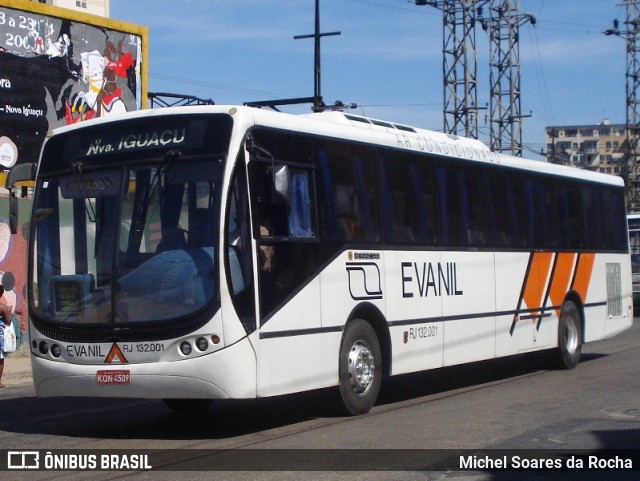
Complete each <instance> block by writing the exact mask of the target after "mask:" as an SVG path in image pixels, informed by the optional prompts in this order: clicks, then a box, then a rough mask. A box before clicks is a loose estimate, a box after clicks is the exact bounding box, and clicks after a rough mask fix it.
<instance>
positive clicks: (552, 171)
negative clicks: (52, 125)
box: [51, 105, 624, 186]
mask: <svg viewBox="0 0 640 481" xmlns="http://www.w3.org/2000/svg"><path fill="white" fill-rule="evenodd" d="M196 113H200V114H206V113H226V114H230V115H232V116H233V117H234V119H235V123H236V125H238V126H239V127H240V129H241V130H248V129H250V128H252V127H255V126H265V127H272V128H277V129H282V130H290V131H296V132H301V133H308V134H317V135H320V136H325V137H332V138H338V139H344V140H349V141H354V142H363V143H370V144H376V145H380V146H386V147H390V148H400V149H404V150H409V151H415V152H422V153H428V154H433V155H438V156H444V157H451V158H457V159H463V160H469V161H478V162H483V163H490V164H499V165H503V166H505V167H511V168H515V169H522V170H528V171H535V172H539V173H545V174H549V175H559V176H567V177H574V178H577V179H582V180H586V181H592V182H600V183H607V184H611V185H617V186H624V181H623V180H622V178H621V177H619V176H614V175H609V174H603V173H599V172H593V171H588V170H583V169H578V168H575V167H567V166H561V165H557V164H550V163H548V162H544V161H535V160H530V159H523V158H521V157H514V156H510V155H505V154H501V153H497V152H493V151H491V150H490V149H489V148H488V147H487V146H486V145H485V144H484V143H483V142H481V141H480V140H477V139H470V138H466V137H460V136H457V135H452V134H445V133H443V132H437V131H433V130H427V129H421V128H417V127H412V126H408V125H404V124H399V123H396V122H389V121H384V120H378V119H371V118H368V117H363V116H358V115H352V114H349V113H344V112H320V113H311V114H302V115H295V114H289V113H283V112H276V111H272V110H267V109H260V108H256V107H248V106H234V105H206V106H188V107H167V108H162V109H148V110H139V111H135V112H129V113H126V114H122V115H113V116H107V117H101V118H98V119H94V120H88V121H85V122H80V123H77V124H74V125H70V126H66V127H61V128H58V129H55V130H54V131H53V132H52V133H51V134H52V135H57V134H59V133H63V132H68V131H70V130H75V129H78V128H82V127H83V126H89V125H99V124H106V123H110V122H117V121H122V120H124V119H127V118H144V117H161V116H165V115H186V114H196Z"/></svg>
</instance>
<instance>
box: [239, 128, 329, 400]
mask: <svg viewBox="0 0 640 481" xmlns="http://www.w3.org/2000/svg"><path fill="white" fill-rule="evenodd" d="M274 138H277V136H274ZM271 141H272V139H271V138H270V137H268V136H265V137H262V136H260V135H258V134H257V133H256V142H257V143H259V144H260V146H261V148H262V150H261V151H260V152H258V153H254V155H253V156H252V157H251V161H250V163H249V176H250V181H249V185H250V192H251V208H252V231H253V238H254V241H255V251H254V255H255V259H256V270H255V272H256V275H257V279H258V283H257V286H258V293H257V294H258V296H257V297H258V304H257V305H258V330H259V344H258V346H257V347H256V352H257V357H258V395H259V396H273V395H278V394H284V393H290V392H296V391H302V390H308V389H315V388H318V387H323V386H326V385H327V384H328V383H329V380H328V379H329V377H328V374H327V371H328V370H327V369H326V363H323V362H319V361H318V360H321V359H322V354H323V350H322V349H321V343H320V342H318V337H319V336H318V335H317V334H314V331H315V330H317V329H318V328H320V325H321V319H320V311H321V309H320V280H319V278H318V277H317V276H316V273H317V272H316V271H317V266H318V241H317V233H316V227H315V215H314V211H313V209H314V205H313V204H314V203H313V184H314V174H313V170H312V169H311V168H306V166H305V165H301V164H300V163H296V164H293V163H290V162H289V161H288V160H278V159H277V158H276V156H278V153H277V148H278V146H279V145H286V141H284V140H282V141H280V142H274V143H273V144H271V143H268V142H271ZM267 149H268V150H267ZM267 153H271V155H273V158H270V157H269V156H267V158H266V159H264V158H262V156H263V155H266V154H267Z"/></svg>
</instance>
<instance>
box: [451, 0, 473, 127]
mask: <svg viewBox="0 0 640 481" xmlns="http://www.w3.org/2000/svg"><path fill="white" fill-rule="evenodd" d="M475 3H476V1H475V0H444V1H443V2H442V53H443V63H442V69H443V72H442V73H443V81H444V98H443V106H444V109H443V116H444V131H445V132H447V133H450V134H461V135H464V136H466V137H472V138H474V139H477V138H478V81H477V69H478V67H477V57H476V30H475V24H476V21H475V8H474V4H475Z"/></svg>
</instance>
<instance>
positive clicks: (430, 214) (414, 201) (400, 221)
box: [380, 152, 436, 244]
mask: <svg viewBox="0 0 640 481" xmlns="http://www.w3.org/2000/svg"><path fill="white" fill-rule="evenodd" d="M408 155H410V154H406V153H404V152H402V153H396V152H383V154H382V159H381V162H380V168H381V176H380V178H381V181H382V185H381V195H382V199H381V201H382V202H381V205H382V218H383V222H384V230H385V238H386V240H387V241H390V242H394V243H420V244H433V243H434V241H435V213H436V207H435V199H434V197H433V193H434V188H433V173H432V169H431V168H430V165H429V164H427V163H424V162H423V163H422V164H420V163H419V162H418V159H413V160H412V159H408V158H406V157H407V156H408Z"/></svg>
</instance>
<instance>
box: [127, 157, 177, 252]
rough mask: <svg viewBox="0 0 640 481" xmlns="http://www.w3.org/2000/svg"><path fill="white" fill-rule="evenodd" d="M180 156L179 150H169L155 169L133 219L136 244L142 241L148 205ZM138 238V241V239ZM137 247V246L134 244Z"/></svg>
mask: <svg viewBox="0 0 640 481" xmlns="http://www.w3.org/2000/svg"><path fill="white" fill-rule="evenodd" d="M181 156H182V152H180V151H179V150H170V151H169V152H167V153H166V154H165V155H164V160H163V162H162V163H161V164H160V165H159V166H158V168H157V169H156V173H155V174H154V176H153V179H151V182H150V183H149V189H147V190H146V193H145V194H146V195H145V196H144V197H145V198H144V199H142V202H141V204H142V207H141V209H139V212H138V215H137V216H136V217H135V219H133V227H134V229H135V232H136V234H137V236H136V242H138V240H141V239H142V231H143V230H144V222H145V219H146V218H147V212H148V210H149V205H151V203H152V202H153V200H154V199H155V197H156V196H157V195H158V190H159V189H160V185H162V184H163V181H164V176H165V173H166V171H167V168H168V167H169V166H170V165H171V164H173V163H174V162H175V161H176V160H177V159H179V158H180V157H181ZM138 237H139V239H138ZM134 245H137V244H134Z"/></svg>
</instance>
